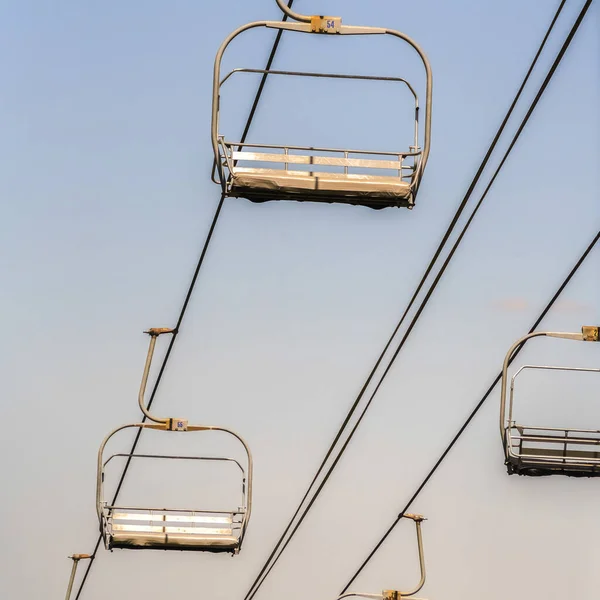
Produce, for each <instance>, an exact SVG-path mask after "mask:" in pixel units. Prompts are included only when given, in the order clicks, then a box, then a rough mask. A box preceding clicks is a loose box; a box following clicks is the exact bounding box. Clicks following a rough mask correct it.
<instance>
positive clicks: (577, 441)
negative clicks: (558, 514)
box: [500, 326, 600, 477]
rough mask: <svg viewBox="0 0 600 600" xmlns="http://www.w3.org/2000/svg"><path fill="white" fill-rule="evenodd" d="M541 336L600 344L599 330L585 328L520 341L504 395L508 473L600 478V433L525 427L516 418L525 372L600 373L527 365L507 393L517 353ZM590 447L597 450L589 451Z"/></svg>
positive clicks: (502, 408) (504, 376) (502, 411)
mask: <svg viewBox="0 0 600 600" xmlns="http://www.w3.org/2000/svg"><path fill="white" fill-rule="evenodd" d="M539 336H546V337H554V338H562V339H570V340H576V341H598V328H597V327H586V326H584V327H583V328H582V333H561V332H541V331H538V332H534V333H530V334H528V335H526V336H524V337H522V338H520V339H519V340H517V341H516V342H515V343H514V344H513V345H512V346H511V348H510V350H509V351H508V353H507V354H506V357H505V359H504V365H503V368H502V388H501V392H500V396H501V403H500V434H501V437H502V443H503V446H504V454H505V464H506V466H507V470H508V473H509V474H510V475H512V474H514V473H516V474H519V475H529V476H541V475H557V474H560V475H568V476H571V477H597V476H600V430H596V429H576V428H557V427H542V426H531V425H521V424H519V423H517V421H516V420H515V419H514V418H513V407H514V390H515V381H516V379H517V377H518V376H519V375H520V374H521V373H522V372H523V371H525V370H528V369H537V370H552V371H576V372H591V373H600V368H585V367H565V366H550V365H523V366H521V367H520V368H519V369H518V370H517V371H516V372H515V373H514V375H512V377H511V380H510V391H509V392H507V389H508V388H509V386H508V366H509V363H510V360H511V358H512V356H513V354H514V352H515V351H516V350H517V348H519V347H520V346H521V345H522V344H523V343H525V342H526V341H527V340H529V339H531V338H533V337H539ZM507 404H508V412H507ZM590 446H593V447H595V448H596V450H589V447H590ZM583 448H585V449H583Z"/></svg>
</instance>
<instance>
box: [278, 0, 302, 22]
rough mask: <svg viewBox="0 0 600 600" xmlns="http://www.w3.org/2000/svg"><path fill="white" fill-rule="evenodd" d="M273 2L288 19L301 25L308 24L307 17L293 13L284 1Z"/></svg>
mask: <svg viewBox="0 0 600 600" xmlns="http://www.w3.org/2000/svg"><path fill="white" fill-rule="evenodd" d="M275 2H277V6H279V8H280V9H281V10H282V11H283V12H284V13H285V14H286V15H287V16H288V17H290V19H294V21H300V22H303V23H310V16H308V15H301V14H300V13H297V12H295V11H293V10H292V9H291V8H290V7H289V6H288V5H287V4H286V3H285V1H284V0H275Z"/></svg>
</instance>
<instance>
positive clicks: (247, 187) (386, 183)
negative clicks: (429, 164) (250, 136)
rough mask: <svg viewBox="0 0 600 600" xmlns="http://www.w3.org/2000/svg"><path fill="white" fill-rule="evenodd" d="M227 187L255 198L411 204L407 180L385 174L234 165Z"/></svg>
mask: <svg viewBox="0 0 600 600" xmlns="http://www.w3.org/2000/svg"><path fill="white" fill-rule="evenodd" d="M230 188H231V195H233V196H242V197H246V198H249V199H250V200H255V201H261V199H263V200H269V199H273V200H275V199H289V200H305V201H314V202H320V201H321V202H323V201H324V202H336V201H339V202H343V203H349V204H362V205H365V206H372V207H373V208H383V207H384V206H408V205H411V204H412V189H411V186H410V184H409V183H408V182H406V181H404V180H402V179H400V178H399V177H389V176H377V175H357V174H344V173H325V172H323V173H321V172H312V173H310V172H308V171H284V170H281V169H239V168H238V169H235V172H234V173H233V174H232V177H231V181H230Z"/></svg>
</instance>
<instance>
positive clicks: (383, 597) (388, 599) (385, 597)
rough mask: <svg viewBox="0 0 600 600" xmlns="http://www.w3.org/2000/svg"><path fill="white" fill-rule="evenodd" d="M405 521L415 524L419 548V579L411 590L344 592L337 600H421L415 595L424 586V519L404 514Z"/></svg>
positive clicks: (420, 516)
mask: <svg viewBox="0 0 600 600" xmlns="http://www.w3.org/2000/svg"><path fill="white" fill-rule="evenodd" d="M402 516H403V517H404V518H406V519H412V520H413V521H414V522H415V526H416V529H417V545H418V548H419V569H420V571H421V577H420V579H419V583H418V584H417V585H416V586H415V587H414V588H412V589H410V590H408V591H406V592H402V591H400V590H383V592H381V594H366V593H362V592H346V593H345V594H342V595H341V596H338V598H337V600H342V599H343V598H350V597H358V598H369V599H372V600H401V598H411V600H423V598H417V597H416V596H415V594H417V593H418V592H419V591H420V590H421V588H422V587H423V586H424V585H425V579H426V576H427V574H426V571H425V557H424V555H423V537H422V534H421V523H422V522H423V521H425V520H426V519H425V518H424V517H423V516H422V515H413V514H408V513H407V514H405V515H402Z"/></svg>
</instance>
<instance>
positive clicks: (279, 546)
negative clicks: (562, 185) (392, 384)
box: [244, 0, 591, 600]
mask: <svg viewBox="0 0 600 600" xmlns="http://www.w3.org/2000/svg"><path fill="white" fill-rule="evenodd" d="M589 1H590V2H591V0H589ZM564 4H565V0H562V1H561V2H560V4H559V6H558V8H557V10H556V13H555V15H554V17H553V19H552V22H551V23H550V25H549V27H548V30H547V31H546V34H545V35H544V38H543V40H542V42H541V44H540V46H539V48H538V51H537V52H536V55H535V57H534V59H533V61H532V63H531V65H530V67H529V69H528V71H527V73H526V75H525V77H524V79H523V82H522V84H521V86H520V87H519V90H518V92H517V94H516V95H515V98H514V99H513V102H512V103H511V105H510V107H509V110H508V111H507V114H506V115H505V117H504V119H503V121H502V123H501V125H500V127H499V129H498V131H497V132H496V135H495V136H494V139H493V141H492V143H491V145H490V147H489V148H488V151H487V152H486V155H485V157H484V159H483V161H482V163H481V165H480V166H479V168H478V170H477V173H476V175H475V177H474V178H473V181H472V182H471V184H470V186H469V188H468V190H467V192H466V194H465V196H464V198H463V200H462V202H461V204H460V206H459V208H458V210H457V212H456V214H455V216H454V218H453V219H452V222H451V223H450V225H449V227H448V229H447V231H446V233H445V234H444V237H443V239H442V241H441V242H440V244H439V246H438V248H437V250H436V252H435V254H434V256H433V258H432V259H431V261H430V263H429V266H428V267H427V270H426V271H425V274H424V275H423V277H422V279H421V281H420V283H419V285H418V286H417V289H416V290H415V292H414V294H413V296H412V298H411V300H410V302H409V304H408V306H407V307H406V309H405V311H404V313H403V315H402V317H401V319H400V321H399V322H398V324H397V326H396V328H395V329H394V332H393V333H392V335H391V337H390V338H389V340H388V342H387V344H386V346H385V347H384V349H383V351H382V353H381V354H380V356H379V358H378V360H377V362H376V363H375V366H374V367H373V369H372V370H371V373H370V374H369V376H368V378H367V380H366V381H365V383H364V385H363V387H362V389H361V391H360V392H359V395H358V396H357V398H356V400H355V401H354V403H353V405H352V406H351V408H350V410H349V411H348V414H347V415H346V417H345V419H344V421H343V423H342V425H341V426H340V428H339V430H338V432H337V434H336V436H335V438H334V441H333V442H332V444H331V445H330V447H329V449H328V451H327V453H326V455H325V458H324V459H323V461H322V462H321V465H320V466H319V468H318V470H317V472H316V474H315V476H314V477H313V479H312V481H311V483H310V485H309V486H308V489H307V491H306V492H305V494H304V496H303V498H302V500H301V501H300V503H299V505H298V507H297V509H296V511H295V513H294V514H293V516H292V518H291V519H290V521H289V522H288V524H287V526H286V528H285V529H284V532H283V533H282V534H281V536H280V538H279V540H278V541H277V543H276V544H275V547H274V549H273V550H272V552H271V554H270V555H269V557H268V559H267V561H266V562H265V563H264V565H263V567H262V569H261V570H260V572H259V574H258V575H257V577H256V578H255V580H254V582H253V583H252V585H251V586H250V589H249V590H248V592H247V593H246V596H245V598H244V600H252V598H254V596H255V595H256V593H257V592H258V589H259V588H260V587H261V585H262V584H263V582H264V580H265V579H266V578H267V577H268V575H269V573H270V572H271V570H272V569H273V567H274V566H275V564H276V563H277V561H278V560H279V557H280V556H281V554H282V553H283V552H284V551H285V548H286V547H287V545H288V544H289V542H290V541H291V539H292V537H293V535H294V534H295V532H296V531H297V530H298V528H299V527H300V525H301V523H302V521H303V520H304V518H305V517H306V515H307V514H308V511H309V510H310V509H311V507H312V505H313V503H314V502H315V500H316V499H317V497H318V495H319V494H320V492H321V490H322V489H323V487H324V486H325V484H326V482H327V480H328V479H329V476H330V475H331V473H332V472H333V470H334V469H335V467H336V465H337V463H338V461H339V460H340V458H341V456H342V454H343V453H344V451H345V449H346V447H347V446H348V444H349V442H350V440H351V439H352V437H353V435H354V433H355V432H356V430H357V428H358V426H359V425H360V422H361V421H362V419H363V417H364V416H365V414H366V412H367V410H368V408H369V406H370V404H371V402H372V400H373V398H374V396H375V394H376V393H377V391H378V390H379V387H380V386H381V384H382V383H383V380H384V379H385V377H386V376H387V374H388V372H389V370H390V369H391V366H392V365H393V363H394V361H395V359H396V357H397V356H398V354H399V352H400V350H401V349H402V347H403V346H404V344H405V342H406V340H407V339H408V337H409V335H410V333H411V331H412V329H413V328H414V325H415V324H416V321H417V320H418V318H419V317H420V315H421V313H422V311H423V310H424V308H425V306H426V304H427V303H428V301H429V299H430V297H431V295H432V294H433V291H434V290H435V288H436V287H437V284H438V282H439V280H440V279H441V277H442V275H443V273H444V272H445V270H446V268H447V266H448V264H449V262H450V260H451V259H452V257H453V255H454V253H455V252H456V249H457V248H458V246H459V245H460V243H461V241H462V238H463V237H464V235H465V233H466V231H467V230H468V228H469V226H470V225H471V222H472V220H473V218H474V217H475V214H476V213H477V211H478V210H479V208H480V206H481V204H482V203H483V201H484V199H485V197H486V196H487V194H488V192H489V190H490V189H491V187H492V185H493V183H494V181H495V179H496V177H497V176H498V174H499V172H500V170H501V169H502V167H503V166H504V163H505V162H506V160H507V158H508V156H509V154H510V153H511V151H512V149H513V147H514V145H515V143H516V141H517V139H518V138H519V137H520V135H521V133H522V131H523V129H524V127H525V125H526V124H527V122H528V120H529V118H530V117H531V114H532V113H533V111H534V110H535V107H536V106H537V103H538V102H539V100H540V98H541V96H542V95H543V93H544V91H545V89H546V87H547V85H548V83H549V82H550V80H551V79H552V76H553V75H554V72H555V70H556V68H557V66H558V64H559V63H560V61H561V59H562V56H563V55H564V52H565V51H566V47H568V45H569V43H570V39H571V38H572V36H571V38H568V39H567V42H565V45H563V48H562V49H561V51H560V52H559V55H558V56H557V59H556V60H555V62H554V64H553V66H552V67H551V69H550V71H549V72H548V75H547V76H546V78H545V80H544V82H543V84H542V86H541V87H540V89H539V90H538V93H537V95H536V97H535V99H534V101H533V102H532V104H531V106H530V108H529V110H528V112H527V114H526V116H525V117H524V119H523V121H522V122H521V125H520V126H519V129H518V130H517V133H516V134H515V136H514V137H513V140H512V141H511V144H510V146H509V148H508V149H507V151H506V153H505V155H504V157H503V159H502V161H501V163H500V165H499V166H498V168H497V169H496V171H495V173H494V175H493V177H492V179H491V180H490V182H489V184H488V186H487V187H486V189H485V191H484V192H483V194H482V196H481V198H480V200H479V202H478V204H477V205H476V207H475V209H474V210H473V213H472V214H471V216H470V217H469V219H468V221H467V223H466V224H465V226H464V228H463V230H462V232H461V234H460V236H459V237H458V239H457V241H456V243H455V244H454V246H453V248H452V250H451V251H450V253H449V255H448V257H447V258H446V260H445V262H444V264H443V265H442V267H441V269H440V271H439V273H438V275H437V276H436V278H435V280H434V281H433V283H432V285H431V287H430V289H429V291H428V293H427V295H426V296H425V298H424V300H423V301H422V303H421V305H420V307H419V309H418V311H417V313H416V314H415V316H414V317H413V320H412V322H411V323H410V325H409V327H408V330H407V331H406V333H405V335H404V337H403V338H402V340H401V342H400V344H399V346H398V348H397V349H396V351H395V353H394V355H393V356H392V358H391V361H390V363H389V364H388V366H387V368H386V369H385V371H384V373H383V375H382V376H381V378H380V381H379V383H378V384H377V386H376V388H375V390H374V391H373V393H372V395H371V397H370V399H369V401H368V403H367V405H366V407H365V408H364V409H363V411H362V413H361V414H360V416H359V419H358V421H357V423H356V424H355V425H354V427H353V429H352V430H351V432H350V434H349V437H348V438H347V439H346V441H345V443H344V445H343V446H342V448H341V450H340V451H339V452H338V454H337V456H336V458H335V460H334V462H333V464H332V465H331V466H330V468H329V470H328V471H327V473H326V475H325V476H324V479H323V481H322V482H321V484H320V485H319V487H318V488H317V490H316V492H315V493H314V495H313V496H312V499H311V500H310V502H309V504H308V505H307V507H306V508H305V510H304V511H303V513H302V515H301V516H300V519H299V521H298V523H296V525H295V526H294V521H295V519H296V518H297V517H298V515H299V513H300V511H301V509H302V506H303V505H304V503H305V502H306V500H307V498H308V496H309V494H310V492H311V491H312V489H313V487H314V486H315V484H316V482H317V480H318V478H319V476H320V475H321V473H322V472H323V470H324V469H325V465H326V464H327V461H328V459H329V457H330V456H331V454H332V452H333V450H334V449H335V447H336V445H337V442H338V441H339V439H340V437H341V436H342V434H343V432H344V431H345V429H346V426H347V425H348V423H349V421H350V419H351V417H352V415H353V414H354V412H355V411H356V408H357V407H358V404H359V403H360V400H361V399H362V397H363V396H364V394H365V392H366V389H367V387H368V385H369V384H370V382H371V380H372V379H373V377H374V375H375V373H376V371H377V369H378V367H379V366H380V364H381V362H382V360H383V358H384V356H385V354H386V353H387V351H388V349H389V348H390V346H391V344H392V342H393V340H394V338H395V336H396V335H397V333H398V331H399V329H400V327H401V326H402V324H403V322H404V321H405V319H406V317H407V315H408V312H409V311H410V309H411V308H412V306H413V304H414V302H415V300H416V298H417V296H418V294H419V293H420V291H421V289H422V287H423V285H424V283H425V281H426V279H427V278H428V276H429V274H430V272H431V270H432V269H433V267H434V265H435V263H436V261H437V259H438V258H439V255H440V254H441V252H442V250H443V248H444V246H445V244H446V243H447V240H448V239H449V237H450V235H451V233H452V231H453V229H454V227H455V225H456V223H457V221H458V219H459V217H460V215H461V213H462V212H463V210H464V208H465V206H466V204H467V202H468V200H469V199H470V197H471V195H472V193H473V190H474V188H475V186H476V185H477V183H478V181H479V179H480V177H481V175H482V172H483V170H484V168H485V166H486V165H487V162H488V161H489V159H490V156H491V154H492V152H493V150H494V149H495V147H496V145H497V143H498V140H499V138H500V136H501V134H502V132H503V131H504V129H505V127H506V124H507V122H508V120H509V118H510V116H511V114H512V112H513V111H514V108H515V106H516V104H517V102H518V100H519V98H520V96H521V94H522V92H523V89H524V88H525V85H526V84H527V82H528V80H529V78H530V75H531V73H532V72H533V70H534V68H535V65H536V63H537V61H538V59H539V56H540V55H541V53H542V51H543V49H544V47H545V45H546V42H547V40H548V37H549V35H550V33H551V32H552V30H553V28H554V25H555V23H556V21H557V19H558V17H559V15H560V13H561V11H562V9H563V7H564ZM581 18H583V17H581ZM579 22H580V20H578V23H579ZM578 23H576V27H575V28H577V27H578ZM573 35H574V32H573ZM292 526H294V528H293V529H292ZM290 529H292V531H291V533H290V535H289V537H288V538H287V540H286V541H285V542H284V540H285V538H286V535H287V534H288V532H290ZM278 551H279V552H278ZM276 555H277V556H276Z"/></svg>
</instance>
